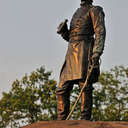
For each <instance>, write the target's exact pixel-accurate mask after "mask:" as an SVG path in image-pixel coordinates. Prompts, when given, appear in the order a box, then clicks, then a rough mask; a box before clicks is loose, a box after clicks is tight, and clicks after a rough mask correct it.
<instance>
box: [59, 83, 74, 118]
mask: <svg viewBox="0 0 128 128" xmlns="http://www.w3.org/2000/svg"><path fill="white" fill-rule="evenodd" d="M71 89H72V86H70V85H68V86H66V88H65V87H63V88H58V89H57V95H58V120H65V119H66V118H67V116H68V114H69V111H70V91H71Z"/></svg>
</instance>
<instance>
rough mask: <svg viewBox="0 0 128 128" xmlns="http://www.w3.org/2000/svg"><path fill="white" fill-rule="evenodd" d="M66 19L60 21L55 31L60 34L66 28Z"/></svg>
mask: <svg viewBox="0 0 128 128" xmlns="http://www.w3.org/2000/svg"><path fill="white" fill-rule="evenodd" d="M67 21H68V20H67V19H66V20H65V21H64V22H61V23H60V24H59V26H58V27H57V33H58V34H62V33H63V32H64V31H65V30H68V26H67Z"/></svg>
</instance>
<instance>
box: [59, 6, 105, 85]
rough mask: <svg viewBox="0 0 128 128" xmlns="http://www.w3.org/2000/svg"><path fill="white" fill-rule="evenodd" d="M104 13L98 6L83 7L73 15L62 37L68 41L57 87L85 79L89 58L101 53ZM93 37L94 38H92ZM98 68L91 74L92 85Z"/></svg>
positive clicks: (96, 78) (103, 34) (103, 37)
mask: <svg viewBox="0 0 128 128" xmlns="http://www.w3.org/2000/svg"><path fill="white" fill-rule="evenodd" d="M105 33H106V32H105V24H104V12H103V9H102V8H101V7H99V6H93V5H89V6H84V7H80V8H78V9H77V11H76V12H75V13H74V15H73V17H72V20H71V23H70V29H69V30H68V31H67V32H66V33H64V34H63V35H62V37H63V38H64V39H65V40H67V41H69V44H68V50H67V54H66V57H65V62H64V64H63V66H62V69H61V73H60V83H59V87H62V86H63V84H64V83H65V82H67V81H70V80H79V79H85V78H86V75H87V69H88V65H89V63H90V62H91V56H92V55H94V54H99V56H100V55H101V54H102V53H103V49H104V41H105ZM94 35H95V38H94ZM98 75H99V67H98V68H95V69H94V70H93V73H92V75H91V76H92V79H91V80H92V83H94V82H96V81H97V80H98Z"/></svg>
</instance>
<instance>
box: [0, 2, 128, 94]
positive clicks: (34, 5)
mask: <svg viewBox="0 0 128 128" xmlns="http://www.w3.org/2000/svg"><path fill="white" fill-rule="evenodd" d="M94 1H95V2H94V4H96V5H100V6H102V7H103V8H104V11H105V14H106V18H105V21H106V29H107V38H106V45H105V50H104V55H103V56H102V66H101V69H102V70H109V69H110V68H112V67H113V66H115V65H122V64H123V65H125V66H128V59H127V55H128V50H127V49H128V32H127V30H128V16H127V15H128V14H127V12H128V7H127V6H128V0H123V1H122V0H94ZM79 6H80V0H50V1H48V0H0V95H1V92H3V91H8V90H9V89H10V87H11V84H12V82H13V81H14V80H15V79H21V77H22V76H23V75H24V74H25V73H30V72H32V71H34V70H35V69H37V68H39V67H40V66H42V65H45V67H46V69H47V70H51V71H53V74H52V77H53V78H55V79H56V80H58V78H59V72H60V69H61V66H62V64H63V61H64V56H65V54H66V50H67V44H68V43H67V42H65V41H64V40H62V39H61V37H60V36H58V35H57V34H56V28H57V26H58V24H59V23H60V22H61V21H63V20H64V19H65V18H68V19H69V22H70V19H71V17H72V15H73V13H74V11H75V10H76V8H77V7H79Z"/></svg>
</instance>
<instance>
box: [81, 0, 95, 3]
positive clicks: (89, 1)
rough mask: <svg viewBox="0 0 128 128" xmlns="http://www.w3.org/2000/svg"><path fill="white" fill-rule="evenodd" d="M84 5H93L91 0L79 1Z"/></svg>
mask: <svg viewBox="0 0 128 128" xmlns="http://www.w3.org/2000/svg"><path fill="white" fill-rule="evenodd" d="M85 3H90V4H92V3H93V0H81V4H85Z"/></svg>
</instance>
